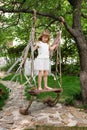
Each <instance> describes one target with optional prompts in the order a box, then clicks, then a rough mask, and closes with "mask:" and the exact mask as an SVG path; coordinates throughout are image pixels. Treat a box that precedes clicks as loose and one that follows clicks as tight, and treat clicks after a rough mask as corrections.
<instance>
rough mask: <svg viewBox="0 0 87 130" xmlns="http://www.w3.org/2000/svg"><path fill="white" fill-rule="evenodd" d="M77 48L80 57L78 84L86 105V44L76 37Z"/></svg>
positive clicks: (82, 39)
mask: <svg viewBox="0 0 87 130" xmlns="http://www.w3.org/2000/svg"><path fill="white" fill-rule="evenodd" d="M76 41H77V46H78V52H79V57H80V83H81V89H82V97H83V102H84V103H85V104H87V44H86V40H85V39H84V38H82V37H77V39H76Z"/></svg>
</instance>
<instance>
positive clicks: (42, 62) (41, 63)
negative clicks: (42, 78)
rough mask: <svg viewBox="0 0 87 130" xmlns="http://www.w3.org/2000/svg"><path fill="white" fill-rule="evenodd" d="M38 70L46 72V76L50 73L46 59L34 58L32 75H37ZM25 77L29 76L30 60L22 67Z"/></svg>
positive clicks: (48, 62) (49, 65)
mask: <svg viewBox="0 0 87 130" xmlns="http://www.w3.org/2000/svg"><path fill="white" fill-rule="evenodd" d="M39 70H42V71H44V70H47V71H48V74H50V73H51V64H50V60H49V59H48V58H45V59H43V58H36V59H35V60H34V74H35V75H38V72H39ZM24 73H25V75H27V76H29V75H31V60H29V59H27V60H26V62H25V66H24Z"/></svg>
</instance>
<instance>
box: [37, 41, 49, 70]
mask: <svg viewBox="0 0 87 130" xmlns="http://www.w3.org/2000/svg"><path fill="white" fill-rule="evenodd" d="M37 45H38V56H37V58H36V59H35V61H34V69H35V71H39V70H42V71H44V70H47V71H50V59H49V45H48V44H47V43H43V42H41V41H39V42H38V43H37Z"/></svg>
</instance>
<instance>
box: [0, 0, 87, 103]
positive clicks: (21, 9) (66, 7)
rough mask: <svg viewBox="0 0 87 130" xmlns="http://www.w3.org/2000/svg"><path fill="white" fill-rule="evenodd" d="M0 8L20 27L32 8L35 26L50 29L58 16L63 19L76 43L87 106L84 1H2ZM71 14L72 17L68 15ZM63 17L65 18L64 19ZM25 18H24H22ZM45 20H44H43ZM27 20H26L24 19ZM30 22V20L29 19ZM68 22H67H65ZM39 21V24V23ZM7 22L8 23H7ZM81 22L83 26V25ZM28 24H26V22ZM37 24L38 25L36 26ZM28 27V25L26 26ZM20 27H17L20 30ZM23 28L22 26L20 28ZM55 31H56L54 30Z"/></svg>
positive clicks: (86, 51)
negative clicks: (34, 11)
mask: <svg viewBox="0 0 87 130" xmlns="http://www.w3.org/2000/svg"><path fill="white" fill-rule="evenodd" d="M1 4H2V6H0V11H1V12H2V13H6V12H8V13H12V14H14V15H13V17H16V20H15V22H14V24H15V25H17V24H18V23H19V21H20V23H21V25H22V24H23V22H22V21H21V19H22V18H23V15H26V17H29V18H30V15H29V14H33V8H35V9H36V10H37V16H38V22H37V26H38V25H39V26H41V27H42V26H45V27H49V30H50V29H52V26H51V25H52V24H53V23H54V22H55V25H57V23H56V22H57V21H60V18H59V16H60V15H62V16H63V17H64V18H65V22H64V25H65V28H66V30H67V31H68V32H69V33H70V34H71V35H72V36H73V38H74V40H75V41H76V45H77V49H78V53H79V59H80V82H81V89H82V96H83V101H84V103H86V104H87V36H86V30H85V28H86V26H87V24H86V22H84V19H83V18H85V19H87V15H86V6H87V5H86V4H87V1H86V0H68V1H64V0H58V1H55V0H48V1H46V0H42V1H39V0H32V2H31V1H30V0H18V1H17V0H15V1H14V0H11V1H10V2H9V1H8V0H2V1H1ZM70 14H72V16H71V15H70ZM65 15H66V16H67V17H65ZM24 18H25V17H24ZM44 18H45V19H44ZM26 20H27V19H26ZM29 20H30V21H31V19H29ZM67 20H68V22H67ZM40 21H41V22H40ZM7 22H9V21H7ZM83 22H84V23H85V24H83ZM27 23H28V22H27ZM38 23H39V24H38ZM28 26H29V24H28ZM20 27H21V26H18V28H20ZM22 27H23V26H22ZM55 30H56V29H55ZM28 32H29V30H28Z"/></svg>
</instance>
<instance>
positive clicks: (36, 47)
mask: <svg viewBox="0 0 87 130" xmlns="http://www.w3.org/2000/svg"><path fill="white" fill-rule="evenodd" d="M38 47H39V46H38V43H36V45H35V46H34V51H35V50H36V49H38Z"/></svg>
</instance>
